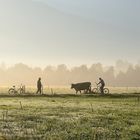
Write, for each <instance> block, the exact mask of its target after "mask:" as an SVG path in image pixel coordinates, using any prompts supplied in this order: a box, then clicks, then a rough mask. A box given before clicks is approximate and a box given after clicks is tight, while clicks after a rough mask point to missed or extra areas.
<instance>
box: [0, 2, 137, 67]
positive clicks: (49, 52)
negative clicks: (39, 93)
mask: <svg viewBox="0 0 140 140" xmlns="http://www.w3.org/2000/svg"><path fill="white" fill-rule="evenodd" d="M139 13H140V1H139V0H106V1H105V0H1V1H0V20H1V22H0V62H5V63H6V64H15V63H19V62H22V63H25V64H28V65H31V66H41V67H45V66H46V65H58V64H66V65H69V66H73V65H81V64H92V63H98V62H100V63H103V64H107V65H111V64H114V63H115V62H116V61H117V60H118V59H123V60H127V61H130V62H132V63H137V62H138V61H140V57H139V52H140V41H139V40H140V27H139V25H140V17H139Z"/></svg>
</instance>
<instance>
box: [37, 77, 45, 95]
mask: <svg viewBox="0 0 140 140" xmlns="http://www.w3.org/2000/svg"><path fill="white" fill-rule="evenodd" d="M42 87H43V86H42V83H41V78H40V77H39V78H38V81H37V92H36V94H38V93H40V94H42Z"/></svg>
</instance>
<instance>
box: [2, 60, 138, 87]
mask: <svg viewBox="0 0 140 140" xmlns="http://www.w3.org/2000/svg"><path fill="white" fill-rule="evenodd" d="M38 77H42V82H43V84H44V85H45V86H48V85H50V86H52V85H54V86H67V85H70V84H71V83H77V82H84V81H90V82H92V84H94V83H95V82H97V81H98V78H99V77H102V78H103V79H104V80H105V81H106V85H107V86H125V87H126V86H128V87H130V86H134V87H136V86H140V65H139V64H136V65H132V64H130V63H128V62H125V61H122V60H119V61H117V63H116V65H115V66H103V65H102V64H101V63H97V64H92V65H91V66H89V67H88V66H87V65H81V66H76V67H72V68H70V69H69V68H67V66H66V65H65V64H61V65H58V66H56V67H54V66H47V67H46V68H44V69H41V68H40V67H35V68H32V67H30V66H28V65H25V64H22V63H19V64H15V65H14V66H11V67H8V68H7V67H6V66H4V65H1V66H0V85H1V86H2V85H5V86H7V85H13V84H15V85H16V84H20V83H22V84H25V85H28V86H33V85H36V81H37V79H38Z"/></svg>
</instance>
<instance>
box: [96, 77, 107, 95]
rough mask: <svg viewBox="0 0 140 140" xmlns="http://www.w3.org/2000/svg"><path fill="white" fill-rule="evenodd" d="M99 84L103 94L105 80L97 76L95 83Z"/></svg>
mask: <svg viewBox="0 0 140 140" xmlns="http://www.w3.org/2000/svg"><path fill="white" fill-rule="evenodd" d="M99 84H100V85H101V86H100V90H101V94H104V87H105V82H104V80H103V79H102V78H99V83H98V84H97V85H99Z"/></svg>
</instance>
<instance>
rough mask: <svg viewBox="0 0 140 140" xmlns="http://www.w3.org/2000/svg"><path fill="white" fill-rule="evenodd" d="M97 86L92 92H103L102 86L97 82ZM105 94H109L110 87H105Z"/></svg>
mask: <svg viewBox="0 0 140 140" xmlns="http://www.w3.org/2000/svg"><path fill="white" fill-rule="evenodd" d="M96 85H97V87H96V88H93V89H92V93H100V94H101V89H100V86H99V85H98V84H97V83H96ZM103 91H104V94H109V89H108V88H104V89H103Z"/></svg>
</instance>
